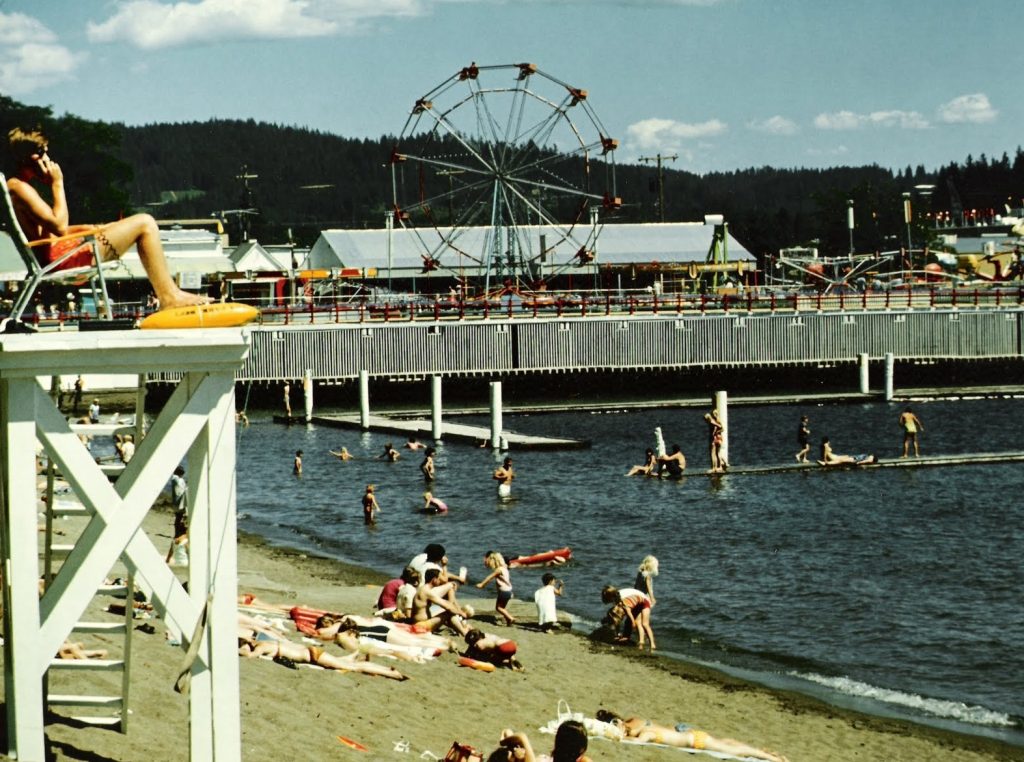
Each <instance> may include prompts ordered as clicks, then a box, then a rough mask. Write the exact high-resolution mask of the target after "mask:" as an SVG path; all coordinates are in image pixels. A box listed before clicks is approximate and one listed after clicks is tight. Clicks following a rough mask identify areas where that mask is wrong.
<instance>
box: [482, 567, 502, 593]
mask: <svg viewBox="0 0 1024 762" xmlns="http://www.w3.org/2000/svg"><path fill="white" fill-rule="evenodd" d="M499 573H501V568H497V569H495V570H494V571H492V572H491V573H490V574H488V575H487V576H486V577H484V578H483V579H482V580H481V581H480V582H477V583H476V586H477V587H478V588H480V589H481V590H483V589H484V588H485V587H487V584H488V583H489V582H490V581H491V580H492V579H494V578H495V577H497V576H498V574H499Z"/></svg>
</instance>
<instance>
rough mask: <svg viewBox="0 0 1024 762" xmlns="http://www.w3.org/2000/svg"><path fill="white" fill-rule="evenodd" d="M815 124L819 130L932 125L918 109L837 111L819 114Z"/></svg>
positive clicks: (921, 127) (922, 127)
mask: <svg viewBox="0 0 1024 762" xmlns="http://www.w3.org/2000/svg"><path fill="white" fill-rule="evenodd" d="M814 126H815V127H817V128H818V129H819V130H859V129H862V128H864V127H898V128H899V129H902V130H926V129H928V128H929V127H931V124H930V123H929V122H928V120H927V119H926V118H925V117H924V115H922V114H921V113H919V112H917V111H900V110H896V109H894V110H891V111H872V112H871V113H870V114H857V113H855V112H853V111H835V112H833V113H831V114H824V113H822V114H818V115H817V116H816V117H814Z"/></svg>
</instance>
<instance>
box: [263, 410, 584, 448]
mask: <svg viewBox="0 0 1024 762" xmlns="http://www.w3.org/2000/svg"><path fill="white" fill-rule="evenodd" d="M278 418H279V416H274V420H275V421H277V420H278ZM280 418H281V419H282V422H283V421H284V416H280ZM292 420H293V421H294V416H293V418H292ZM310 423H315V424H318V425H320V426H334V427H337V428H344V429H361V428H362V422H361V419H360V417H359V415H358V414H353V415H315V416H313V418H312V419H311V420H310ZM367 430H368V431H380V432H389V433H392V434H400V435H402V436H406V437H412V438H413V439H415V438H417V437H424V438H432V436H433V429H432V427H431V422H430V421H429V420H424V419H418V418H410V419H400V418H388V417H385V416H382V415H371V416H370V417H369V419H368V420H367ZM441 433H442V436H443V438H444V439H445V440H449V441H460V442H472V443H473V444H476V445H480V444H481V443H483V442H487V443H488V444H490V438H491V430H490V429H489V428H485V427H483V426H469V425H466V424H462V423H451V422H449V421H445V422H444V423H443V424H442V426H441ZM501 438H502V439H503V440H504V442H505V443H506V444H507V448H508V449H509V450H580V449H585V448H587V447H590V441H589V440H586V439H562V438H559V437H536V436H532V435H529V434H517V433H516V432H514V431H503V432H502V435H501Z"/></svg>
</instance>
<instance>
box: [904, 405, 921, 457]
mask: <svg viewBox="0 0 1024 762" xmlns="http://www.w3.org/2000/svg"><path fill="white" fill-rule="evenodd" d="M900 427H901V428H902V429H903V455H902V456H901V457H903V458H905V457H907V455H908V453H909V450H910V443H911V442H913V443H914V457H915V458H919V457H921V452H920V450H919V449H918V447H917V432H919V431H924V424H923V423H921V419H920V418H918V417H917V416H916V415H914V411H913V410H911V409H910V408H909V407H907V409H906V410H904V411H903V413H902V414H901V415H900Z"/></svg>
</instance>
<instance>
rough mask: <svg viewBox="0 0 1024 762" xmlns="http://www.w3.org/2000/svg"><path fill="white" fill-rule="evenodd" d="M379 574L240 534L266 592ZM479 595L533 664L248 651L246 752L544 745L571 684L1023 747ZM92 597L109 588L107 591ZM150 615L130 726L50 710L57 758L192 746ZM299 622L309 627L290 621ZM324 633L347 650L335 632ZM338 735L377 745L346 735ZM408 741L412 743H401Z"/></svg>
mask: <svg viewBox="0 0 1024 762" xmlns="http://www.w3.org/2000/svg"><path fill="white" fill-rule="evenodd" d="M145 527H146V529H147V531H148V533H149V535H150V537H152V538H153V540H154V542H155V543H156V545H157V547H158V548H160V547H166V544H168V543H169V542H170V531H171V516H170V514H169V513H168V512H166V511H165V510H158V509H154V510H153V511H151V513H150V515H149V517H148V518H147V520H146V523H145ZM383 581H384V579H383V578H382V577H381V576H380V575H378V574H375V573H372V572H369V571H366V570H364V569H359V568H355V567H351V566H346V565H343V564H340V563H337V562H334V561H330V560H326V559H321V558H313V557H309V556H306V555H303V554H299V553H295V552H292V551H288V550H285V549H278V548H272V547H268V546H267V545H265V544H263V543H262V542H261V541H259V540H258V539H257V538H244V539H243V540H242V542H241V547H240V548H239V591H240V592H245V593H252V594H255V595H256V596H258V597H259V598H260V599H261V600H264V601H267V602H269V603H280V604H287V605H289V606H290V605H306V606H310V607H314V608H323V609H329V610H334V611H343V612H355V613H362V614H367V613H369V612H370V610H371V607H372V606H373V603H374V601H375V600H376V597H377V593H378V590H379V586H380V584H381V583H382V582H383ZM477 602H478V601H474V603H477ZM479 603H481V604H483V605H480V606H477V609H478V620H479V624H480V625H481V626H482V627H483V628H484V629H485V630H487V631H490V632H494V633H496V634H499V635H501V636H503V637H513V638H514V639H515V640H516V641H517V643H518V644H519V654H520V656H521V660H522V662H523V663H524V665H525V667H526V671H525V672H523V673H515V672H511V671H509V670H497V671H495V672H493V673H484V672H479V671H476V670H472V669H466V668H462V667H458V666H457V664H456V657H455V656H454V655H452V654H446V655H443V656H441V657H440V658H439V659H437V660H435V661H432V662H428V663H425V664H411V663H407V662H389V663H392V664H394V665H396V666H397V667H398V668H399V669H400V670H401V671H402V672H404V673H405V674H407V675H408V676H409V677H411V678H412V679H410V680H408V681H405V682H396V681H393V680H387V679H384V678H380V677H371V676H367V675H361V674H352V673H339V672H336V671H327V670H323V669H319V668H316V667H309V666H303V667H300V668H299V669H295V670H293V669H288V668H286V667H283V666H280V665H278V664H275V663H274V662H272V661H264V660H257V659H246V660H243V662H242V664H241V670H240V671H241V707H242V756H243V758H244V759H249V760H258V759H259V760H262V759H285V758H293V759H302V760H306V759H419V758H420V756H421V754H423V752H425V751H430V752H432V753H433V754H435V755H437V756H438V757H443V756H444V754H445V752H446V751H447V749H448V748H449V747H450V746H451V744H452V742H453V741H461V742H463V743H468V744H471V745H473V746H475V747H477V748H478V749H480V750H481V751H482V752H484V753H485V754H487V753H489V752H490V751H492V750H493V749H494V748H495V747H496V742H497V739H498V736H499V733H500V731H501V730H502V728H505V727H511V728H515V729H517V730H522V731H525V732H527V733H528V734H529V735H530V737H531V738H532V739H533V741H534V744H535V748H536V749H537V750H538V751H548V750H549V749H550V744H551V737H550V736H547V735H544V734H541V733H540V732H539V728H540V727H541V726H544V725H546V724H547V723H548V722H549V721H551V720H554V719H555V718H556V717H557V716H558V705H559V701H560V700H561V701H564V702H566V703H567V705H568V706H569V707H570V708H571V709H572V711H575V712H582V713H583V714H585V715H587V716H593V715H594V713H595V712H596V711H597V710H598V709H599V708H610V709H613V710H615V711H618V712H619V713H621V714H636V715H640V716H644V717H649V718H652V719H654V720H656V721H660V722H663V723H665V724H675V723H676V722H681V721H685V722H687V723H689V724H691V725H693V726H695V727H699V728H702V729H704V730H705V731H707V732H709V733H711V734H712V735H715V736H720V737H721V736H725V737H732V738H737V739H740V740H742V741H745V742H748V743H751V744H753V745H755V746H758V747H763V748H768V749H772V750H773V751H776V752H778V753H781V754H785V755H786V756H787V757H788V758H789V759H790V760H791V761H792V762H816V761H818V760H908V761H909V760H932V761H934V760H947V759H948V760H957V762H986V761H991V760H1020V759H1024V749H1019V748H1015V747H1009V746H1005V745H1002V744H999V743H995V742H992V741H988V740H986V739H980V738H974V737H967V736H961V735H957V734H952V733H946V732H943V731H940V730H934V729H930V728H925V727H922V726H918V725H914V724H911V723H905V722H900V721H890V720H884V719H879V718H874V717H868V716H864V715H859V714H856V713H853V712H846V711H842V710H837V709H835V708H831V707H828V706H826V705H824V704H821V703H819V702H816V701H814V700H812V699H809V698H805V697H802V696H798V695H794V694H787V693H782V692H775V691H770V690H767V689H764V688H761V687H759V686H755V685H751V684H747V683H744V682H742V681H739V680H735V679H732V678H729V677H727V676H724V675H721V674H719V673H716V672H713V671H710V670H705V669H700V668H696V667H692V666H688V665H684V664H680V663H677V662H673V661H670V660H667V659H660V658H656V657H652V656H650V655H640V654H637V653H636V651H635V649H634V648H622V647H612V646H608V645H604V644H595V643H592V642H591V641H590V640H588V639H587V638H585V637H580V636H579V633H573V632H559V633H555V634H545V633H542V632H539V631H536V630H532V629H529V628H528V627H519V626H517V627H514V628H504V627H496V626H495V625H494V620H493V612H492V611H491V608H490V605H489V603H490V599H487V600H485V601H479ZM97 604H98V605H103V604H104V602H103V600H102V599H100V598H98V599H97ZM512 611H513V613H514V614H515V615H516V616H517V617H518V618H519V619H520V620H521V621H522V622H524V623H527V624H528V623H530V622H533V621H535V611H534V607H533V605H532V603H531V604H526V603H524V602H522V601H513V603H512ZM146 623H151V624H153V625H154V632H152V633H146V632H142V631H138V632H136V637H135V638H134V645H133V648H134V649H135V652H134V657H133V665H132V689H131V716H130V724H129V729H128V733H127V734H124V735H122V734H120V733H118V732H115V731H111V730H106V729H100V728H94V727H83V726H80V725H79V724H78V723H75V722H73V721H70V720H68V719H65V718H64V717H62V716H60V715H53V716H51V717H49V718H48V722H47V727H46V732H47V739H48V746H49V748H50V749H51V751H52V754H53V758H54V759H69V760H81V759H89V760H148V759H156V760H165V761H166V762H173V761H175V760H187V759H188V757H189V753H188V745H187V738H188V703H187V699H186V698H184V697H182V696H181V695H179V694H177V693H175V692H174V689H173V685H174V680H175V677H176V674H177V669H178V667H179V665H180V663H181V661H182V657H183V652H182V651H181V649H180V648H177V647H174V646H171V645H169V644H168V643H167V642H166V639H165V633H164V628H163V625H162V623H161V621H160V620H159V619H158V618H153V619H150V620H144V621H140V622H137V624H146ZM290 638H291V639H292V640H295V641H297V642H298V641H300V639H301V637H300V635H299V634H298V633H295V632H294V631H293V632H292V633H291V635H290ZM79 639H80V640H82V641H83V642H84V643H85V645H86V646H87V647H103V646H104V645H105V643H104V639H105V638H104V636H101V635H83V636H81V638H79ZM328 648H329V649H330V650H332V652H336V653H338V654H339V655H340V654H341V651H340V648H339V647H338V646H336V645H330V646H329V647H328ZM378 660H379V661H384V660H380V659H378ZM338 736H344V737H347V738H350V739H353V740H355V741H357V742H358V743H360V744H362V745H364V746H365V747H366V748H367V749H368V751H367V752H361V751H356V750H353V749H351V748H349V747H347V746H344V745H343V744H342V743H341V742H340V741H339V740H338ZM403 742H407V743H408V751H403V750H401V749H402V748H404V746H403ZM590 754H591V756H592V758H593V759H595V760H630V761H631V762H642V761H644V760H673V759H680V758H682V759H689V758H690V757H680V755H682V754H686V752H683V751H680V750H675V749H669V748H661V747H656V746H636V745H626V744H621V743H616V742H613V741H606V740H603V739H595V740H593V741H592V742H591V746H590ZM694 758H695V759H711V757H709V756H706V755H698V756H696V757H694Z"/></svg>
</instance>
